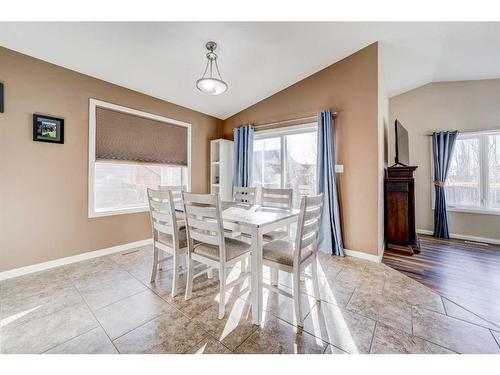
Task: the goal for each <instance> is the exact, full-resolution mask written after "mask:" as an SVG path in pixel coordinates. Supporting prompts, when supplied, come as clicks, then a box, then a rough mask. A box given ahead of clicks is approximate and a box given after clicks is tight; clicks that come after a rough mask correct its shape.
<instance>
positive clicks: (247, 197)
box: [233, 185, 257, 204]
mask: <svg viewBox="0 0 500 375" xmlns="http://www.w3.org/2000/svg"><path fill="white" fill-rule="evenodd" d="M233 201H234V202H236V203H245V204H255V203H256V202H257V188H255V187H243V186H236V185H235V186H233Z"/></svg>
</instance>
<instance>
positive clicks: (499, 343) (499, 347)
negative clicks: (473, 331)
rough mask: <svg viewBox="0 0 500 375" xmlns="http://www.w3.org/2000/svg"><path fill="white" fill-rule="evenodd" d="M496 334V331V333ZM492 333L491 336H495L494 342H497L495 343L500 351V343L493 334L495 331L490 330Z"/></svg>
mask: <svg viewBox="0 0 500 375" xmlns="http://www.w3.org/2000/svg"><path fill="white" fill-rule="evenodd" d="M495 332H496V331H495ZM490 333H491V336H493V340H495V342H496V343H497V346H498V349H500V341H499V340H497V338H496V337H495V335H494V334H493V330H492V329H490Z"/></svg>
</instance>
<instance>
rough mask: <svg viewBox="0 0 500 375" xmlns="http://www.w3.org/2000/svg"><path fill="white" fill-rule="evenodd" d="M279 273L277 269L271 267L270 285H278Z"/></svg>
mask: <svg viewBox="0 0 500 375" xmlns="http://www.w3.org/2000/svg"><path fill="white" fill-rule="evenodd" d="M278 275H279V270H278V269H276V268H274V267H271V285H273V286H277V285H278V281H279V280H278V277H279V276H278Z"/></svg>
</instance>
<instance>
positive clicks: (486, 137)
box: [445, 131, 500, 214]
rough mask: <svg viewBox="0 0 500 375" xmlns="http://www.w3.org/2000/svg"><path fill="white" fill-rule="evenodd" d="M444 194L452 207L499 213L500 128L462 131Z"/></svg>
mask: <svg viewBox="0 0 500 375" xmlns="http://www.w3.org/2000/svg"><path fill="white" fill-rule="evenodd" d="M445 194H446V202H447V205H448V208H449V209H450V210H451V211H453V210H458V211H462V210H463V211H471V212H479V213H482V212H484V213H498V214H500V132H491V131H490V132H479V133H465V134H459V136H458V138H457V141H456V143H455V150H454V153H453V157H452V160H451V164H450V169H449V172H448V177H447V179H446V185H445Z"/></svg>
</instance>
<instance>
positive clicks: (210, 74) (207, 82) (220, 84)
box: [196, 42, 227, 95]
mask: <svg viewBox="0 0 500 375" xmlns="http://www.w3.org/2000/svg"><path fill="white" fill-rule="evenodd" d="M205 47H207V49H208V51H209V52H208V53H207V66H206V68H205V72H203V77H201V78H200V79H199V80H197V81H196V87H197V88H198V90H200V91H202V92H206V93H207V94H210V95H219V94H222V93H223V92H224V91H226V90H227V83H226V82H224V81H223V80H222V77H221V75H220V72H219V66H218V65H217V55H216V54H215V52H214V51H215V49H216V48H217V43H215V42H208V43H207V44H206V45H205ZM214 65H215V70H216V71H215V72H214ZM214 73H215V74H216V75H215V76H214Z"/></svg>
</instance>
